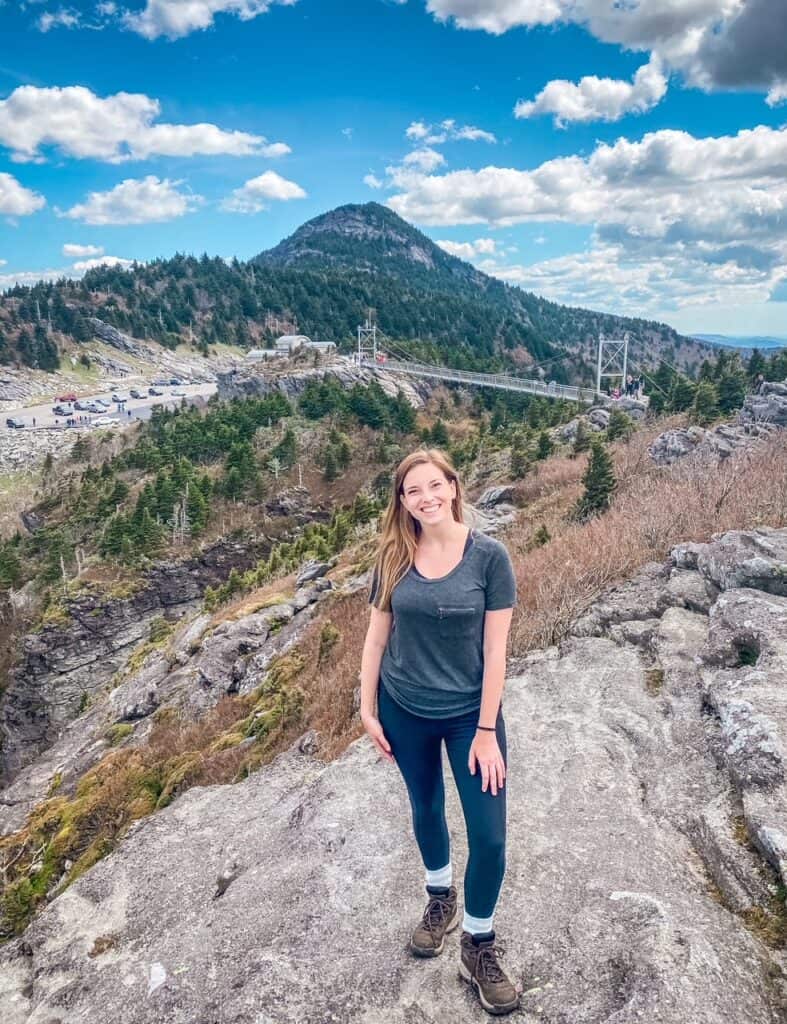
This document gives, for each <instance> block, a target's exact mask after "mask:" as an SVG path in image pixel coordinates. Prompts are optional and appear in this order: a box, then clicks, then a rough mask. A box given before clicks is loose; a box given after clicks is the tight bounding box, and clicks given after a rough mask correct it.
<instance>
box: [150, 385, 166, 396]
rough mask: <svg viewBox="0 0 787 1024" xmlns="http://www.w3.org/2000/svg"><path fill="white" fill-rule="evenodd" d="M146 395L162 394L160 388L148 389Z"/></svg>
mask: <svg viewBox="0 0 787 1024" xmlns="http://www.w3.org/2000/svg"><path fill="white" fill-rule="evenodd" d="M148 394H149V395H163V394H164V392H163V391H162V390H161V389H160V388H154V387H149V388H148Z"/></svg>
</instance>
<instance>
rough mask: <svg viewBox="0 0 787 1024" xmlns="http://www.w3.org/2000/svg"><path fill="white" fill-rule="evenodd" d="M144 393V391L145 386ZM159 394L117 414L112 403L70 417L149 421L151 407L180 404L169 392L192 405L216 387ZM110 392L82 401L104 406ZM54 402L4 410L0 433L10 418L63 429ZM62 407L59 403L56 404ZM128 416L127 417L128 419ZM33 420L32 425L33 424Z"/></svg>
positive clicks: (122, 390) (133, 400) (190, 387)
mask: <svg viewBox="0 0 787 1024" xmlns="http://www.w3.org/2000/svg"><path fill="white" fill-rule="evenodd" d="M138 387H139V390H140V391H142V390H143V387H142V385H141V384H140V385H138ZM113 390H114V391H117V393H118V394H124V395H127V394H128V392H129V389H128V388H121V387H117V388H115V389H113ZM144 390H147V385H145V388H144ZM161 390H162V391H163V392H164V394H163V395H157V396H155V397H154V396H150V397H147V398H130V399H129V400H128V401H127V402H126V404H125V408H124V410H123V411H122V412H121V411H119V410H118V407H117V405H115V404H114V403H113V404H112V405H111V407H110V408H109V409H107V410H106V411H105V412H103V413H86V412H74V416H84V417H86V418H87V419H88V420H90V421H92V420H95V419H97V418H98V417H99V415H101V416H109V417H110V418H111V419H113V420H118V421H119V422H121V423H133V422H134V421H135V420H147V419H150V413H151V410H152V409H153V406H154V405H177V404H179V403H180V402H182V401H183V397H182V396H179V395H173V394H172V392H173V391H184V392H185V394H186V401H187V402H189V401H193V399H194V398H196V397H198V396H201V397H203V398H206V399H207V398H209V397H210V396H211V395H212V394H214V393H215V391H216V385H215V383H213V384H184V385H183V386H182V387H179V388H172V387H162V388H161ZM111 395H112V391H105V392H104V391H102V392H97V393H96V394H95V395H90V396H87V397H83V398H82V399H81V400H82V401H83V402H86V401H88V400H89V399H93V400H95V399H96V398H105V399H106V400H107V401H108V402H109V401H111ZM56 404H58V403H56V402H55V401H54V400H53V401H51V402H47V403H46V404H45V405H35V406H28V407H27V408H26V409H22V408H20V409H6V410H4V412H3V415H2V419H1V420H0V429H2V430H10V429H11V428H10V427H7V426H6V422H5V421H6V417H8V416H12V417H13V418H14V419H18V420H21V421H22V422H23V423H24V424H25V426H26V427H31V428H32V427H33V426H34V425H35V427H36V429H41V428H46V427H54V426H65V418H64V417H63V416H55V414H54V413H53V412H52V406H54V405H56ZM60 404H63V403H60ZM129 413H131V415H130V416H129ZM34 420H35V424H34V423H33V421H34Z"/></svg>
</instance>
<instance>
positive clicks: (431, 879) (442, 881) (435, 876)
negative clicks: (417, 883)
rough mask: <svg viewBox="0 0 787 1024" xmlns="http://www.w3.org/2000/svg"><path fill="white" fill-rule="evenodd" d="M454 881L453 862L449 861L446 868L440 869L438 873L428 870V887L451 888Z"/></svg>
mask: <svg viewBox="0 0 787 1024" xmlns="http://www.w3.org/2000/svg"><path fill="white" fill-rule="evenodd" d="M452 879H453V872H452V870H451V862H450V861H449V862H448V863H447V864H446V866H445V867H444V868H438V869H437V871H430V870H429V868H427V869H426V884H427V885H438V886H444V887H447V886H450V885H451V881H452Z"/></svg>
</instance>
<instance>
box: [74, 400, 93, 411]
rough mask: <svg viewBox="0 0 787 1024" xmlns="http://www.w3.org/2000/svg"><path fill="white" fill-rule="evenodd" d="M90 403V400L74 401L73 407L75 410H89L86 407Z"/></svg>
mask: <svg viewBox="0 0 787 1024" xmlns="http://www.w3.org/2000/svg"><path fill="white" fill-rule="evenodd" d="M90 404H91V403H90V402H74V409H75V410H76V411H77V412H90V409H89V408H88V406H89V405H90Z"/></svg>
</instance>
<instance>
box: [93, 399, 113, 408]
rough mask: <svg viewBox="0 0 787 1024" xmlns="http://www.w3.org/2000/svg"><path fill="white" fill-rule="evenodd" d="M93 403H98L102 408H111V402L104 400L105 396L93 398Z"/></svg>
mask: <svg viewBox="0 0 787 1024" xmlns="http://www.w3.org/2000/svg"><path fill="white" fill-rule="evenodd" d="M95 404H96V405H100V406H101V408H102V409H111V408H112V403H111V402H108V401H107V400H106V398H97V399H96V400H95Z"/></svg>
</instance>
